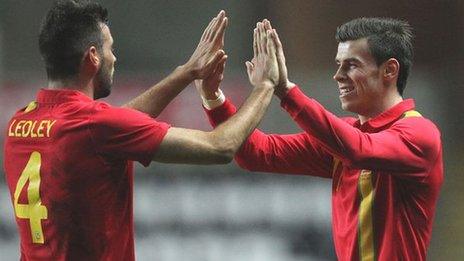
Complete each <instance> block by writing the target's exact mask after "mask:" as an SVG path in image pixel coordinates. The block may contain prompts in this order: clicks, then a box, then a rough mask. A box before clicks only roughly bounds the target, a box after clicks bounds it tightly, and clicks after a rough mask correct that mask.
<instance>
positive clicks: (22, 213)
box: [14, 151, 47, 244]
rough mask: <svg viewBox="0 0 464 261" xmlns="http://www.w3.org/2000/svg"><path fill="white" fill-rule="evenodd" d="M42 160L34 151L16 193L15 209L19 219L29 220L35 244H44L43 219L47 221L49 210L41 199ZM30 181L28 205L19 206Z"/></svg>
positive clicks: (17, 185)
mask: <svg viewBox="0 0 464 261" xmlns="http://www.w3.org/2000/svg"><path fill="white" fill-rule="evenodd" d="M41 162H42V158H41V155H40V153H39V152H37V151H34V152H32V154H31V157H30V158H29V161H28V162H27V165H26V167H25V168H24V170H23V172H22V173H21V176H20V177H19V180H18V183H17V184H16V189H15V192H14V209H15V213H16V216H17V217H18V218H25V219H29V222H30V225H31V235H32V242H33V243H39V244H43V243H44V235H43V231H42V219H47V208H46V207H45V206H43V205H42V200H41V199H40V194H39V187H40V165H41ZM27 181H29V185H28V186H27V199H28V204H19V203H18V199H19V195H20V194H21V191H22V190H23V188H24V186H25V185H26V183H27Z"/></svg>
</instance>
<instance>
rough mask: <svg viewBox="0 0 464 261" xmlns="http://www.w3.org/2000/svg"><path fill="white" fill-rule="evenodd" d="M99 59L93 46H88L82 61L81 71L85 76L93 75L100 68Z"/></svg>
mask: <svg viewBox="0 0 464 261" xmlns="http://www.w3.org/2000/svg"><path fill="white" fill-rule="evenodd" d="M100 63H101V58H100V55H99V54H98V51H97V48H96V47H95V46H90V48H89V49H87V51H86V52H85V54H84V58H83V60H82V65H81V66H82V67H81V68H82V70H83V72H84V73H86V74H90V75H93V74H95V73H96V72H97V71H98V68H100Z"/></svg>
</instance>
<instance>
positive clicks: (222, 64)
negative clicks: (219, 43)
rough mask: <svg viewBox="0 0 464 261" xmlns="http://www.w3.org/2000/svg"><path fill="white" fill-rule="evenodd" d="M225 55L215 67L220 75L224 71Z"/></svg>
mask: <svg viewBox="0 0 464 261" xmlns="http://www.w3.org/2000/svg"><path fill="white" fill-rule="evenodd" d="M226 61H227V55H224V56H223V57H222V58H221V60H220V61H219V64H218V68H217V69H216V74H218V75H221V74H223V73H224V69H225V68H226Z"/></svg>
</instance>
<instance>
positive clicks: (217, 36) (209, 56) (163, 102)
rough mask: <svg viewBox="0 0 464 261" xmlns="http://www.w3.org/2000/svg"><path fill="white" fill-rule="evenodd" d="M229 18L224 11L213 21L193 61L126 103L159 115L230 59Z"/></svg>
mask: <svg viewBox="0 0 464 261" xmlns="http://www.w3.org/2000/svg"><path fill="white" fill-rule="evenodd" d="M226 26H227V17H225V13H224V11H221V12H220V13H219V14H218V15H217V16H216V17H215V18H213V19H212V20H211V22H210V23H209V25H208V27H207V28H206V29H205V31H204V32H203V35H202V37H201V39H200V42H199V44H198V46H197V48H196V49H195V51H194V53H193V54H192V57H190V59H189V61H188V62H187V63H186V64H184V65H182V66H179V67H177V68H176V69H175V70H174V72H172V73H171V74H170V75H169V76H168V77H166V78H165V79H163V80H162V81H161V82H159V83H157V84H155V85H154V86H152V87H151V88H150V89H148V90H147V91H145V92H144V93H142V94H141V95H140V96H138V97H136V98H134V99H133V100H131V101H129V102H128V103H127V104H125V105H124V106H125V107H128V108H132V109H135V110H138V111H142V112H145V113H147V114H149V115H150V116H151V117H153V118H156V117H157V116H158V115H159V114H160V113H161V112H162V111H163V110H164V108H165V107H166V106H167V105H168V104H169V103H170V102H171V101H172V100H173V99H174V98H175V97H176V96H177V95H178V94H179V93H180V92H181V91H182V90H184V89H185V87H186V86H188V85H189V84H190V83H191V82H192V81H193V80H195V79H204V78H206V77H208V76H209V75H210V74H211V73H212V72H213V70H214V69H215V68H216V67H217V66H218V64H220V63H224V62H225V60H226V59H227V56H226V55H225V53H224V51H223V50H222V48H223V46H224V32H225V28H226Z"/></svg>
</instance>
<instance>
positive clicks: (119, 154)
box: [90, 102, 170, 166]
mask: <svg viewBox="0 0 464 261" xmlns="http://www.w3.org/2000/svg"><path fill="white" fill-rule="evenodd" d="M90 122H91V124H90V132H91V136H92V139H93V141H94V144H95V150H96V151H97V153H99V154H101V155H102V156H104V157H109V158H117V159H125V160H133V161H138V162H140V163H142V164H143V165H144V166H148V165H149V164H150V162H151V161H152V159H153V156H154V154H155V152H156V150H157V148H158V146H159V145H160V143H161V141H162V140H163V138H164V136H165V135H166V133H167V131H168V129H169V128H170V125H169V124H167V123H164V122H159V121H156V120H155V119H153V118H151V117H150V116H148V115H147V114H144V113H142V112H139V111H136V110H133V109H129V108H118V107H112V106H111V105H109V104H106V103H102V102H100V103H96V105H95V113H94V115H92V116H91V118H90Z"/></svg>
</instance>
